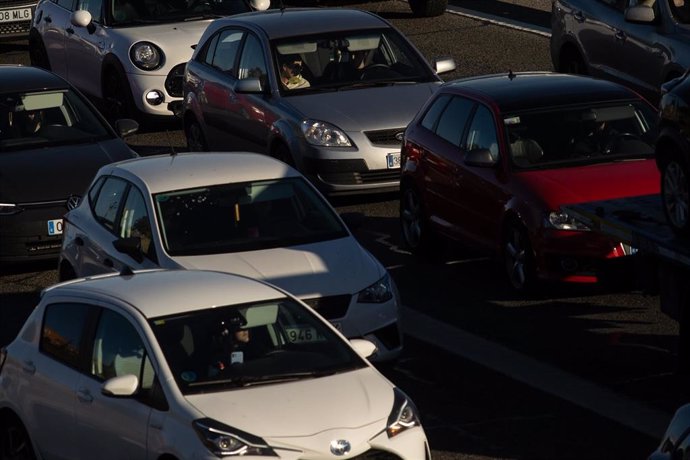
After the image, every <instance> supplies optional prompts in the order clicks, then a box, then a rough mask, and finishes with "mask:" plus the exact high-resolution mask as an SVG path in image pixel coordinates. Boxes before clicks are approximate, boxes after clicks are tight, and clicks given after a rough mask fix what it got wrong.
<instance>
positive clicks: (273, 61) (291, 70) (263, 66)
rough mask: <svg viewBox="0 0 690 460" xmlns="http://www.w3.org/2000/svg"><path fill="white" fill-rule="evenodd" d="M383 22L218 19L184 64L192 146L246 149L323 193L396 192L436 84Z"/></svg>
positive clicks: (323, 14)
mask: <svg viewBox="0 0 690 460" xmlns="http://www.w3.org/2000/svg"><path fill="white" fill-rule="evenodd" d="M454 68H455V62H454V61H453V60H452V59H446V60H441V61H437V62H436V63H435V67H434V68H432V67H431V66H430V65H429V64H428V63H427V61H426V60H425V58H424V57H423V56H422V55H421V53H420V52H419V51H418V50H417V49H416V48H415V47H414V46H413V45H412V44H411V43H410V42H409V41H408V40H407V39H406V38H405V37H404V36H403V35H402V34H401V33H400V32H399V31H398V30H397V29H395V28H394V27H393V26H392V25H391V24H390V23H389V22H388V21H386V20H384V19H382V18H381V17H379V16H377V15H375V14H373V13H370V12H366V11H361V10H350V9H339V8H315V9H299V8H296V9H287V10H285V11H280V10H269V11H265V12H258V13H249V14H244V15H238V16H233V17H227V18H222V19H217V20H216V21H214V22H213V23H212V24H211V25H210V26H209V27H208V29H206V32H205V33H204V35H203V37H202V38H201V40H200V42H199V45H198V46H197V48H196V50H195V52H194V56H193V57H192V60H191V61H190V62H189V63H188V64H187V68H186V73H185V83H184V124H185V132H186V135H187V142H188V144H189V148H190V150H207V149H210V150H248V151H254V152H260V153H266V154H269V155H272V156H274V157H277V158H279V159H281V160H283V161H285V162H286V163H289V164H292V165H294V166H296V167H297V169H299V170H300V171H301V172H302V173H303V174H305V175H306V176H307V177H308V178H309V179H310V180H311V181H312V182H313V183H314V184H315V185H316V186H317V187H319V188H320V189H321V190H322V191H324V192H326V193H329V194H334V193H360V192H371V191H390V190H394V189H397V188H398V186H399V178H400V145H401V141H402V135H403V132H404V130H405V127H406V126H407V124H408V123H409V122H410V120H412V118H413V117H414V115H415V114H416V113H417V110H419V108H420V107H421V105H422V104H423V103H424V102H426V100H427V99H428V98H429V97H430V96H431V95H432V93H433V92H434V91H435V90H436V88H437V87H438V85H439V84H440V83H441V79H440V78H439V77H438V75H437V73H438V72H442V71H450V70H453V69H454Z"/></svg>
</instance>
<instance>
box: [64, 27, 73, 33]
mask: <svg viewBox="0 0 690 460" xmlns="http://www.w3.org/2000/svg"><path fill="white" fill-rule="evenodd" d="M65 32H67V33H68V34H70V35H72V34H73V33H74V29H73V28H71V27H68V28H66V29H65Z"/></svg>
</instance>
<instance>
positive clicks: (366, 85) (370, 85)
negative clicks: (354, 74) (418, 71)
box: [338, 80, 418, 91]
mask: <svg viewBox="0 0 690 460" xmlns="http://www.w3.org/2000/svg"><path fill="white" fill-rule="evenodd" d="M416 83H418V82H417V81H416V80H376V81H358V82H356V83H351V84H348V85H343V86H341V87H339V88H338V91H347V90H351V89H359V88H376V87H381V86H398V85H405V86H406V85H414V84H416Z"/></svg>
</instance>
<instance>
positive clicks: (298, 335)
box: [285, 326, 319, 343]
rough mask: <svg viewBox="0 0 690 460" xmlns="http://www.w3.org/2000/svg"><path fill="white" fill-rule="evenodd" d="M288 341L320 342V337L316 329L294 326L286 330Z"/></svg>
mask: <svg viewBox="0 0 690 460" xmlns="http://www.w3.org/2000/svg"><path fill="white" fill-rule="evenodd" d="M285 332H287V336H288V340H289V341H290V342H292V343H304V342H318V341H319V335H318V334H317V333H316V329H314V328H313V327H309V326H293V327H287V328H285Z"/></svg>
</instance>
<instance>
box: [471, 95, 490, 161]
mask: <svg viewBox="0 0 690 460" xmlns="http://www.w3.org/2000/svg"><path fill="white" fill-rule="evenodd" d="M465 149H466V150H467V151H470V150H475V149H488V150H489V151H490V152H491V157H492V158H493V159H494V160H497V159H498V138H497V136H496V126H495V124H494V117H493V116H492V115H491V111H490V110H489V109H488V108H486V107H485V106H483V105H480V106H479V107H478V108H477V111H476V112H475V114H474V119H473V120H472V124H471V125H470V129H469V131H468V132H467V141H466V143H465Z"/></svg>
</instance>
